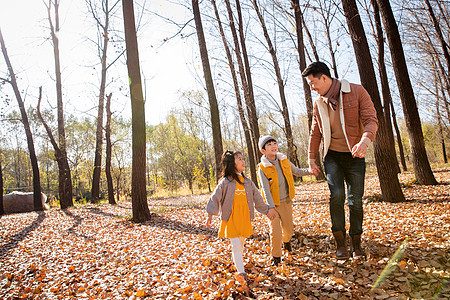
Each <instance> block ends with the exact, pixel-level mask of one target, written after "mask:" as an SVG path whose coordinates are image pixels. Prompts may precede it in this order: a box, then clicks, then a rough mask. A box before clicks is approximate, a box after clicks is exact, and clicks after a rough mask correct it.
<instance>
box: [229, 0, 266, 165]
mask: <svg viewBox="0 0 450 300" xmlns="http://www.w3.org/2000/svg"><path fill="white" fill-rule="evenodd" d="M235 1H236V12H237V14H238V28H239V40H240V44H241V49H242V58H243V59H244V65H245V81H246V83H247V85H246V86H243V87H244V91H245V93H246V94H247V97H248V98H247V97H246V101H247V110H248V118H249V120H250V128H251V129H252V133H253V143H254V145H253V148H254V150H255V158H258V162H259V158H261V155H262V154H261V152H260V151H259V149H258V140H259V136H260V133H259V125H258V115H257V113H256V103H255V93H254V92H253V79H252V72H251V68H250V61H249V59H248V52H247V45H246V42H245V35H244V21H243V20H242V9H241V3H240V0H235ZM225 2H227V6H229V0H226V1H225ZM230 12H231V8H230V9H229V15H230ZM231 19H232V14H231V15H230V22H231ZM235 47H236V46H235ZM239 52H240V51H239ZM241 76H244V74H241Z"/></svg>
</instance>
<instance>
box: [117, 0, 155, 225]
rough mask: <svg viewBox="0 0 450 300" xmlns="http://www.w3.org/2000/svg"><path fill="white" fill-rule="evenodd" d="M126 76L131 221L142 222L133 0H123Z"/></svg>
mask: <svg viewBox="0 0 450 300" xmlns="http://www.w3.org/2000/svg"><path fill="white" fill-rule="evenodd" d="M122 8H123V22H124V28H125V44H126V49H127V50H126V53H127V68H128V78H129V82H130V97H131V126H132V129H131V130H132V147H131V148H132V153H133V154H132V155H133V158H132V160H133V162H132V175H131V180H132V183H131V204H132V211H133V221H134V222H137V223H142V222H145V221H148V220H150V210H149V209H148V203H147V190H146V187H147V185H146V180H145V142H146V138H145V105H144V95H143V93H142V83H141V69H140V66H139V51H138V44H137V37H136V25H135V23H134V7H133V0H122Z"/></svg>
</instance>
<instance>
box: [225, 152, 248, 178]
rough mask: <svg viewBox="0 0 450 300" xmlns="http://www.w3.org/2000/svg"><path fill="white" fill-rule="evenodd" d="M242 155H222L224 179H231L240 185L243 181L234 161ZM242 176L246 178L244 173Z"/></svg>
mask: <svg viewBox="0 0 450 300" xmlns="http://www.w3.org/2000/svg"><path fill="white" fill-rule="evenodd" d="M238 154H241V155H242V153H241V152H239V151H234V152H233V151H229V150H227V151H225V153H224V154H223V155H222V170H223V171H222V172H223V174H222V176H223V177H228V176H229V177H231V178H232V179H234V180H236V181H237V182H239V183H240V184H242V182H241V180H240V179H239V176H238V173H237V170H236V164H235V162H234V159H235V157H236V155H238ZM241 175H242V176H244V178H245V175H244V172H242V173H241Z"/></svg>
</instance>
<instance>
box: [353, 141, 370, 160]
mask: <svg viewBox="0 0 450 300" xmlns="http://www.w3.org/2000/svg"><path fill="white" fill-rule="evenodd" d="M367 147H368V146H367V144H366V143H363V142H359V143H358V144H356V145H355V146H353V148H352V156H353V157H359V158H363V157H364V156H366V152H367Z"/></svg>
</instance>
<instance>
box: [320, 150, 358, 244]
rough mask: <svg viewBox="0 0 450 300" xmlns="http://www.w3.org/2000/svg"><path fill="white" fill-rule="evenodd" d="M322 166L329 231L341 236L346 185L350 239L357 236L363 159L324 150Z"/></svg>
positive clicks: (343, 229) (346, 153) (343, 225)
mask: <svg viewBox="0 0 450 300" xmlns="http://www.w3.org/2000/svg"><path fill="white" fill-rule="evenodd" d="M323 165H324V167H325V173H326V175H327V182H328V187H329V188H330V193H331V195H330V215H331V223H332V227H331V231H332V232H336V231H342V232H344V234H345V231H346V230H345V210H344V204H345V187H344V181H345V182H346V183H347V196H348V197H347V198H348V207H349V210H350V230H349V234H350V236H354V235H361V233H362V223H363V207H362V196H363V194H364V177H365V173H366V163H365V160H364V158H353V157H352V154H351V153H350V152H336V151H332V150H328V152H327V156H326V157H325V159H324V162H323Z"/></svg>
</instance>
